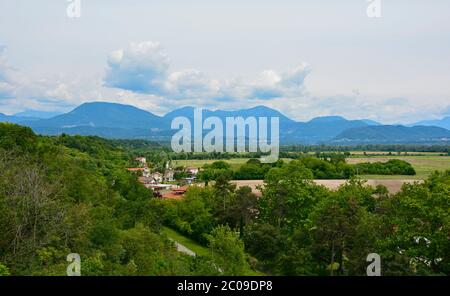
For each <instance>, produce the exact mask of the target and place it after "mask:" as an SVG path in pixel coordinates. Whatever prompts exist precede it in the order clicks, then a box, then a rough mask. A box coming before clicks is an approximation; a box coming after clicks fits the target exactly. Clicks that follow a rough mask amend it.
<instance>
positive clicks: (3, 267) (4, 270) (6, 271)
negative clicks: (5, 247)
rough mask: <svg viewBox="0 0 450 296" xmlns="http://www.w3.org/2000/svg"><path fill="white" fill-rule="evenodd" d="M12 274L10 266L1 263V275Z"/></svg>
mask: <svg viewBox="0 0 450 296" xmlns="http://www.w3.org/2000/svg"><path fill="white" fill-rule="evenodd" d="M8 275H10V273H9V269H8V267H6V266H5V265H3V264H2V263H0V276H8Z"/></svg>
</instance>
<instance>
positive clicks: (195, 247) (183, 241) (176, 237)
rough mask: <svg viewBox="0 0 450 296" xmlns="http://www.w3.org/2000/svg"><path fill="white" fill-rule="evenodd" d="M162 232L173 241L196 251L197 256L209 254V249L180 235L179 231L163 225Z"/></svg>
mask: <svg viewBox="0 0 450 296" xmlns="http://www.w3.org/2000/svg"><path fill="white" fill-rule="evenodd" d="M162 232H163V233H164V234H165V235H167V236H168V237H169V238H171V239H173V240H174V241H176V242H178V243H180V244H182V245H183V246H185V247H186V248H188V249H190V250H191V251H193V252H194V253H196V254H197V255H199V256H206V255H210V251H209V250H208V248H205V247H203V246H202V245H200V244H198V243H197V242H195V241H193V240H192V239H190V238H188V237H186V236H184V235H182V234H181V233H179V232H177V231H175V230H173V229H171V228H169V227H166V226H163V227H162Z"/></svg>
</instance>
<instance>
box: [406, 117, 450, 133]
mask: <svg viewBox="0 0 450 296" xmlns="http://www.w3.org/2000/svg"><path fill="white" fill-rule="evenodd" d="M419 125H422V126H438V127H443V128H446V129H448V130H450V116H447V117H444V118H442V119H438V120H424V121H419V122H416V123H414V124H412V126H419Z"/></svg>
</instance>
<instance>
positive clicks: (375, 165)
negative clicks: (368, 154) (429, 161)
mask: <svg viewBox="0 0 450 296" xmlns="http://www.w3.org/2000/svg"><path fill="white" fill-rule="evenodd" d="M356 169H357V170H358V173H359V174H366V175H415V174H416V171H415V170H414V168H413V167H412V165H411V164H410V163H408V162H406V161H404V160H400V159H391V160H389V161H387V162H364V163H358V164H356Z"/></svg>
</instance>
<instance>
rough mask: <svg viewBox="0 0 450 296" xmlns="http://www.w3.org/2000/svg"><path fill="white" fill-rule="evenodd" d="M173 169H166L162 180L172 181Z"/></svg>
mask: <svg viewBox="0 0 450 296" xmlns="http://www.w3.org/2000/svg"><path fill="white" fill-rule="evenodd" d="M174 173H175V172H174V171H173V169H166V171H165V172H164V177H163V179H164V182H173V181H174V177H173V176H174Z"/></svg>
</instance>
